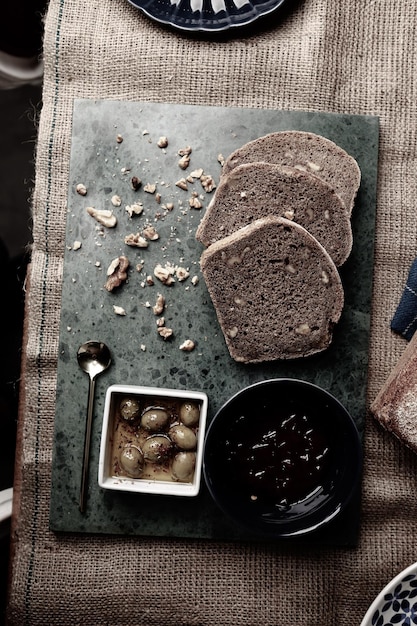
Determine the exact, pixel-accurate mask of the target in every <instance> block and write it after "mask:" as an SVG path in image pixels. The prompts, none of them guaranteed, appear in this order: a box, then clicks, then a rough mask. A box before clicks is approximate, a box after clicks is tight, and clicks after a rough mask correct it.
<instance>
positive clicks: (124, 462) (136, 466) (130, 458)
mask: <svg viewBox="0 0 417 626" xmlns="http://www.w3.org/2000/svg"><path fill="white" fill-rule="evenodd" d="M120 465H121V466H122V468H123V470H124V471H125V472H126V474H128V475H129V476H132V477H133V478H138V477H139V476H140V475H141V474H142V471H143V454H142V452H141V451H140V450H139V448H137V447H136V446H130V445H127V446H126V447H125V448H123V450H122V453H121V455H120Z"/></svg>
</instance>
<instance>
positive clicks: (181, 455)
mask: <svg viewBox="0 0 417 626" xmlns="http://www.w3.org/2000/svg"><path fill="white" fill-rule="evenodd" d="M195 462H196V455H195V452H178V454H176V455H175V457H174V460H173V461H172V468H171V470H172V478H173V480H176V481H178V482H182V483H190V482H192V480H193V476H194V469H195Z"/></svg>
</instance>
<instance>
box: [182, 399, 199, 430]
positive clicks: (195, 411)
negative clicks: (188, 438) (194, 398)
mask: <svg viewBox="0 0 417 626" xmlns="http://www.w3.org/2000/svg"><path fill="white" fill-rule="evenodd" d="M199 419H200V408H199V406H198V405H197V404H195V403H194V402H183V403H182V404H181V407H180V420H181V422H182V423H183V424H185V425H186V426H195V425H196V424H197V423H198V420H199Z"/></svg>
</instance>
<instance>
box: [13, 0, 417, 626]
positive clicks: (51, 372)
mask: <svg viewBox="0 0 417 626" xmlns="http://www.w3.org/2000/svg"><path fill="white" fill-rule="evenodd" d="M416 23H417V20H416V6H415V2H414V0H403V1H402V2H401V3H394V2H392V0H378V2H376V1H375V0H364V1H362V2H358V1H357V0H346V1H345V2H335V1H334V0H304V1H303V2H300V3H298V4H297V6H295V8H294V11H293V12H291V13H290V14H289V15H288V16H287V17H286V18H285V20H283V21H281V22H277V23H275V24H272V25H271V26H270V27H269V28H268V29H264V30H259V31H256V32H254V33H253V34H252V35H245V36H244V37H243V36H239V35H235V36H234V37H233V38H231V39H229V40H225V41H219V42H216V43H213V42H211V41H209V40H203V39H201V38H190V37H187V36H185V35H182V34H178V33H174V32H171V31H168V30H166V29H163V28H161V27H160V26H159V25H156V24H153V23H152V22H151V21H150V20H148V19H147V18H146V17H144V16H142V15H141V14H140V12H139V11H137V10H136V9H135V8H133V7H132V6H131V5H129V4H128V2H127V1H126V0H87V1H85V0H51V3H50V6H49V9H48V13H47V16H46V31H45V43H44V54H45V80H44V95H43V110H42V114H41V118H40V126H39V141H38V147H37V155H36V186H35V193H34V197H33V219H34V226H33V235H34V244H33V255H32V263H31V269H30V275H29V290H28V294H27V317H26V339H25V345H24V386H23V389H22V401H21V412H20V413H21V414H20V438H19V448H18V455H19V464H18V467H17V476H16V484H15V496H16V499H15V507H16V508H15V513H14V527H13V537H12V539H13V561H12V571H11V580H10V593H9V609H8V619H9V623H10V624H11V625H16V626H17V625H19V626H20V625H23V624H31V625H32V624H33V625H35V624H39V626H45V625H48V626H52V625H55V624H59V625H60V626H64V625H71V626H75V625H77V624H80V625H81V624H82V625H83V626H84V625H85V624H90V625H97V626H98V625H105V624H109V625H112V626H119V625H120V626H122V625H123V626H124V625H126V626H127V625H129V626H138V625H142V624H143V625H145V624H146V625H148V626H181V625H184V626H185V625H187V626H191V625H199V626H203V625H204V626H219V625H220V626H288V624H303V625H304V626H335V625H336V624H337V625H338V626H353V625H355V624H359V623H360V621H361V618H362V616H363V614H364V613H365V611H366V609H367V607H368V606H369V604H370V602H371V601H372V599H373V598H374V596H375V595H376V594H377V592H378V591H379V590H380V589H381V588H382V587H383V586H384V585H385V583H386V582H388V581H389V580H390V579H391V578H392V577H393V576H394V575H395V574H397V573H398V572H399V571H401V570H402V569H403V568H404V567H406V566H407V565H409V564H410V563H412V562H414V561H416V560H417V558H416V557H417V548H416V541H415V533H416V519H417V496H416V476H417V463H416V456H415V455H414V454H413V453H412V452H410V451H409V450H407V449H406V448H405V446H403V445H402V444H401V443H400V442H398V441H397V440H396V439H394V437H392V436H391V435H390V434H388V433H386V432H384V431H383V430H382V429H381V428H380V427H379V425H378V424H376V423H375V422H374V421H373V420H372V418H368V420H367V429H366V436H365V469H364V482H363V504H362V519H361V532H360V539H359V545H358V547H357V548H355V549H340V548H338V549H331V548H326V549H323V548H306V547H304V548H294V547H285V546H284V547H276V546H274V547H270V546H268V545H263V544H261V545H255V544H240V543H238V544H227V543H219V544H218V543H214V542H211V541H188V540H187V541H184V540H173V539H170V540H164V539H158V540H153V539H148V538H132V537H130V538H129V537H102V536H89V535H84V536H78V537H76V536H66V535H64V536H61V535H60V536H56V535H55V534H53V533H51V532H50V531H49V529H48V516H49V493H50V480H51V457H52V442H53V426H54V397H55V384H56V366H57V354H58V329H59V315H60V294H61V276H62V264H63V255H64V248H65V221H66V197H67V186H68V166H69V159H70V142H71V116H72V105H73V100H74V98H108V99H126V100H148V101H155V102H173V103H188V104H201V105H222V106H230V105H233V106H239V107H244V106H247V107H259V108H277V109H294V110H314V111H329V112H339V113H351V114H372V115H378V116H379V117H380V124H381V131H380V155H379V176H378V203H377V233H376V253H375V255H376V256H375V272H374V297H373V316H372V332H371V349H370V367H369V393H368V399H369V400H371V399H373V398H374V397H375V395H376V393H377V391H378V390H379V388H380V387H381V385H382V384H383V382H384V381H385V379H386V378H387V376H388V374H389V372H390V370H391V368H392V367H393V365H394V364H395V362H396V361H397V359H398V358H399V356H400V354H401V352H402V351H403V349H404V347H405V340H404V339H402V338H401V337H399V336H396V335H394V334H393V333H392V332H391V330H390V320H391V318H392V315H393V313H394V311H395V309H396V306H397V304H398V301H399V298H400V296H401V290H402V287H403V285H404V284H405V280H406V277H407V272H408V268H409V267H410V264H411V262H412V260H413V259H414V258H415V256H416V248H417V245H416V235H417V211H416V197H417V176H416V172H417V142H416V132H417V106H416V102H417V97H416V96H417V79H416V76H417V36H416Z"/></svg>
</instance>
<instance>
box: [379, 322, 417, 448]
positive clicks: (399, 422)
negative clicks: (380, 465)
mask: <svg viewBox="0 0 417 626" xmlns="http://www.w3.org/2000/svg"><path fill="white" fill-rule="evenodd" d="M370 408H371V413H372V414H373V416H374V417H375V419H376V420H378V421H379V422H380V424H382V426H383V427H384V428H385V429H386V430H388V431H390V432H391V433H393V434H394V435H395V436H396V437H398V439H400V440H401V441H402V442H403V443H404V444H405V445H407V446H408V447H409V448H411V449H412V450H414V451H415V452H417V333H415V334H414V335H413V337H412V338H411V341H410V342H409V343H408V344H407V347H406V348H405V350H404V352H403V354H402V356H401V357H400V359H399V361H398V363H397V364H396V366H395V367H394V369H393V370H392V372H391V374H390V375H389V376H388V378H387V380H386V382H385V384H384V385H383V387H382V388H381V390H380V392H379V393H378V395H377V397H376V398H375V400H374V401H373V402H372V404H371V407H370Z"/></svg>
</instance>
